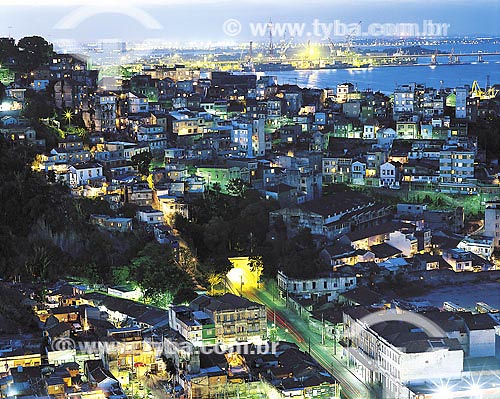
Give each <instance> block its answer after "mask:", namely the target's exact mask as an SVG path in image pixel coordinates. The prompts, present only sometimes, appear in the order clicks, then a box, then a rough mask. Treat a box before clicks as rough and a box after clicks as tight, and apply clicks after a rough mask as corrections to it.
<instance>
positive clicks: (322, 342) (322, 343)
mask: <svg viewBox="0 0 500 399" xmlns="http://www.w3.org/2000/svg"><path fill="white" fill-rule="evenodd" d="M324 344H325V320H324V318H323V313H321V345H324Z"/></svg>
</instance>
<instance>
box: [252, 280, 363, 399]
mask: <svg viewBox="0 0 500 399" xmlns="http://www.w3.org/2000/svg"><path fill="white" fill-rule="evenodd" d="M243 295H244V296H245V297H247V298H248V299H250V300H252V301H255V302H259V303H262V304H263V305H265V306H266V308H267V316H268V320H269V321H270V322H271V323H272V322H274V321H276V324H277V325H278V326H279V327H281V328H282V329H284V330H285V332H286V334H287V335H288V336H289V337H290V338H291V339H292V340H293V341H295V342H296V343H297V344H298V345H299V347H300V348H301V350H303V351H305V352H307V351H309V348H310V350H311V356H312V357H313V358H314V359H315V360H316V361H317V362H318V363H319V364H321V365H322V366H323V367H324V368H325V369H327V370H328V371H329V372H331V373H332V375H333V376H334V377H335V378H336V379H337V380H338V381H339V383H340V386H341V388H342V394H343V396H345V397H346V398H348V399H368V398H372V397H373V395H372V393H371V391H370V390H369V388H368V387H367V386H366V385H365V384H363V383H362V382H361V381H360V380H359V379H358V378H357V377H356V376H355V375H354V374H353V373H352V372H351V371H350V370H349V369H348V368H347V367H346V365H345V364H343V363H342V362H341V361H340V360H338V359H337V358H335V357H334V356H333V346H332V345H330V347H327V346H326V345H322V344H321V336H320V335H319V334H317V333H315V332H314V331H311V329H310V328H309V326H308V325H307V323H306V322H305V321H304V320H303V319H301V318H300V317H299V316H298V315H296V314H295V313H293V312H292V311H290V310H289V309H287V308H286V307H285V305H284V304H283V302H282V301H280V300H279V299H273V296H272V294H271V293H270V292H269V291H267V290H266V289H265V288H260V289H250V290H245V289H244V290H243Z"/></svg>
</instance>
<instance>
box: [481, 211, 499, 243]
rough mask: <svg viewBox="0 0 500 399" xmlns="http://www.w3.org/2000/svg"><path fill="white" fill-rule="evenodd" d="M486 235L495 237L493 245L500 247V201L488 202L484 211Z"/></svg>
mask: <svg viewBox="0 0 500 399" xmlns="http://www.w3.org/2000/svg"><path fill="white" fill-rule="evenodd" d="M484 235H485V236H488V237H492V238H493V246H494V247H495V248H496V249H499V248H500V202H488V203H487V204H486V209H485V211H484Z"/></svg>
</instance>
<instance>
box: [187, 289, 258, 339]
mask: <svg viewBox="0 0 500 399" xmlns="http://www.w3.org/2000/svg"><path fill="white" fill-rule="evenodd" d="M190 307H191V308H192V309H193V310H194V311H202V312H204V313H206V314H208V315H209V316H210V319H211V320H212V321H213V324H214V326H215V339H216V342H218V343H221V344H228V345H230V344H236V343H238V342H253V343H262V342H263V341H265V340H266V338H267V314H266V308H265V306H264V305H261V304H259V303H256V302H252V301H249V300H248V299H245V298H243V297H239V296H236V295H233V294H224V295H222V296H221V297H209V296H207V295H200V296H199V297H198V298H196V299H194V300H193V301H192V302H191V304H190Z"/></svg>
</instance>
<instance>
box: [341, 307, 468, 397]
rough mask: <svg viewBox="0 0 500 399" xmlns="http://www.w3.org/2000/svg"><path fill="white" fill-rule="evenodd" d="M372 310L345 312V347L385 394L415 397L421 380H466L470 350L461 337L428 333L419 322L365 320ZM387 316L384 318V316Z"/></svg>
mask: <svg viewBox="0 0 500 399" xmlns="http://www.w3.org/2000/svg"><path fill="white" fill-rule="evenodd" d="M371 312H373V310H372V311H369V310H368V309H367V308H364V307H361V306H357V307H354V308H347V309H346V310H344V316H343V323H344V334H345V343H346V344H345V347H344V350H345V351H346V352H347V356H348V358H349V361H350V362H351V364H354V366H355V367H356V368H357V370H358V371H359V375H360V376H361V379H362V381H364V382H365V383H368V384H380V386H381V389H382V397H383V398H391V399H407V398H408V397H415V396H413V395H412V392H410V390H409V387H410V386H412V385H415V384H419V383H423V382H428V381H436V382H439V381H441V380H448V379H451V378H461V377H462V372H463V359H464V352H463V350H462V347H461V346H460V343H459V341H458V340H457V339H456V338H451V339H450V338H448V337H447V336H446V333H445V332H444V331H443V336H441V337H432V338H430V337H428V336H427V334H425V333H424V332H422V330H421V329H419V328H418V327H419V326H418V325H417V326H416V325H413V324H408V323H405V322H398V321H392V322H391V321H388V320H390V311H388V314H387V316H386V320H387V321H385V322H381V323H380V322H379V323H376V324H374V323H368V322H364V321H363V320H366V319H365V318H366V317H367V316H370V314H371ZM380 317H381V320H384V318H383V317H382V316H380Z"/></svg>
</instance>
